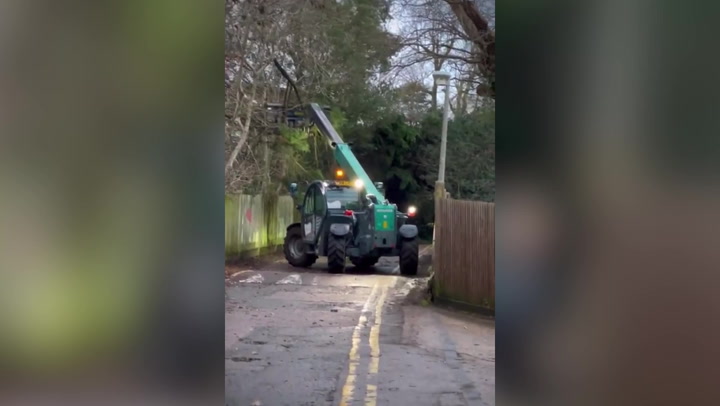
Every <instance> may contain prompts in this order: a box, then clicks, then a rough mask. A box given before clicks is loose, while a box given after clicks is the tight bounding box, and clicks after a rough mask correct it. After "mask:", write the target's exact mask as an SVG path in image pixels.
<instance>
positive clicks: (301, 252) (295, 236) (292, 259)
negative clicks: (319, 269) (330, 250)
mask: <svg viewBox="0 0 720 406" xmlns="http://www.w3.org/2000/svg"><path fill="white" fill-rule="evenodd" d="M283 253H284V254H285V259H287V261H288V262H289V263H290V265H292V266H295V267H298V268H307V267H310V266H312V264H314V263H315V261H316V260H317V255H313V254H308V253H307V250H306V249H305V243H304V242H303V236H302V230H300V226H294V227H290V229H288V231H287V234H285V243H284V244H283Z"/></svg>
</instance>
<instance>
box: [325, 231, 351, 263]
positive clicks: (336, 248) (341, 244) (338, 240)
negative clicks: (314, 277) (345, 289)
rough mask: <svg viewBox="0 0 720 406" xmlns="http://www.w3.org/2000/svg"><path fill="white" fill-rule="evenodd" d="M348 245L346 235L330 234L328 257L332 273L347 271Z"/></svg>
mask: <svg viewBox="0 0 720 406" xmlns="http://www.w3.org/2000/svg"><path fill="white" fill-rule="evenodd" d="M346 246H347V239H346V238H345V237H338V236H335V235H332V234H330V235H328V246H327V253H328V255H327V258H328V270H329V271H330V273H342V272H344V271H345V247H346Z"/></svg>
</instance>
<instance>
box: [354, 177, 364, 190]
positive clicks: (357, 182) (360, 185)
mask: <svg viewBox="0 0 720 406" xmlns="http://www.w3.org/2000/svg"><path fill="white" fill-rule="evenodd" d="M362 188H363V181H362V180H360V179H355V189H362Z"/></svg>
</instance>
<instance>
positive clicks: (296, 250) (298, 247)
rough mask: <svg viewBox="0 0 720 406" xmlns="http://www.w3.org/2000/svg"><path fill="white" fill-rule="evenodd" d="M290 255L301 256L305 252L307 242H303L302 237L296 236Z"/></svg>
mask: <svg viewBox="0 0 720 406" xmlns="http://www.w3.org/2000/svg"><path fill="white" fill-rule="evenodd" d="M289 248H290V255H292V256H293V258H300V257H302V256H303V254H305V244H303V240H302V238H294V239H293V240H292V241H291V242H290V244H289Z"/></svg>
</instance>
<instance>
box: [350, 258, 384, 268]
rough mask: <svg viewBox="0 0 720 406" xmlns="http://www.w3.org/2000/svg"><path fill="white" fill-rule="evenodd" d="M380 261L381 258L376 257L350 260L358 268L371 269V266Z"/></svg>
mask: <svg viewBox="0 0 720 406" xmlns="http://www.w3.org/2000/svg"><path fill="white" fill-rule="evenodd" d="M379 260H380V257H375V256H369V257H360V258H350V262H352V264H353V265H355V266H356V267H358V268H370V267H371V266H373V265H375V264H377V262H378V261H379Z"/></svg>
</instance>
